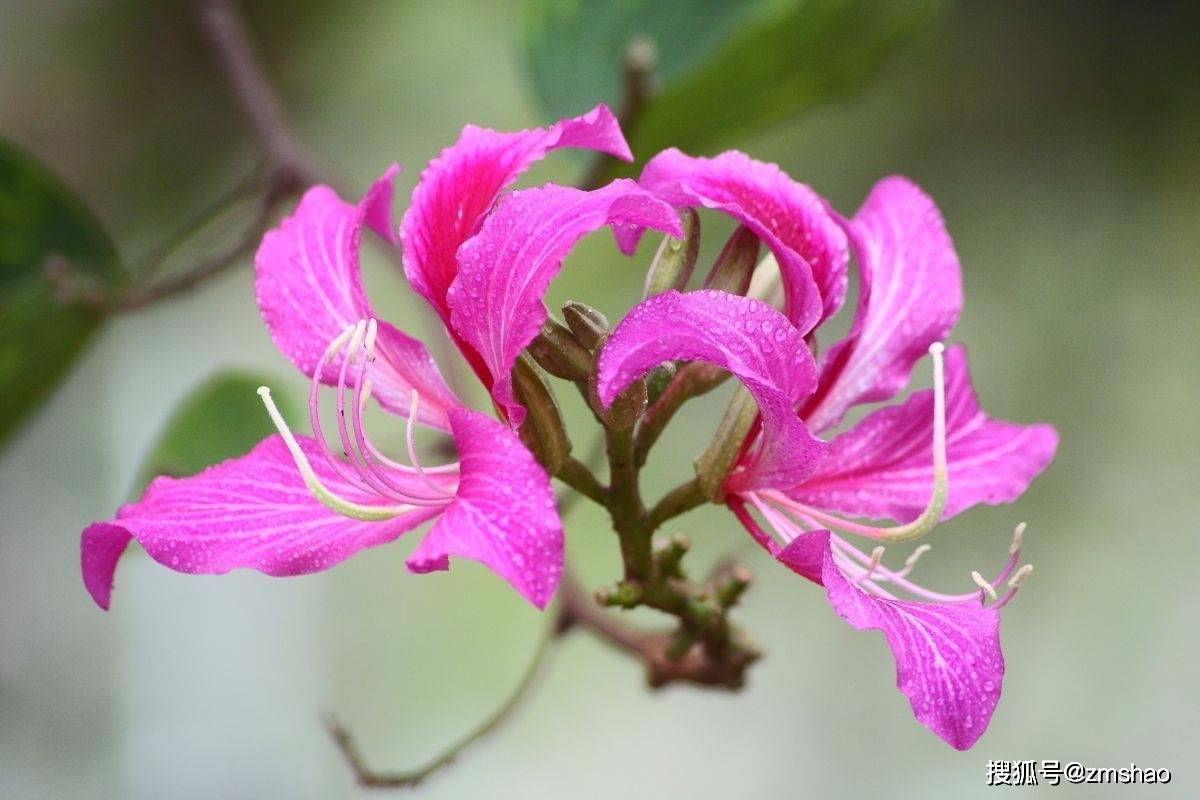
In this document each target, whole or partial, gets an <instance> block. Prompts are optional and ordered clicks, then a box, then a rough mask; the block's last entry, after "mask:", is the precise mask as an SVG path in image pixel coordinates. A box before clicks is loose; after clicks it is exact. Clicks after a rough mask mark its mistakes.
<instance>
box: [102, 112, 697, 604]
mask: <svg viewBox="0 0 1200 800" xmlns="http://www.w3.org/2000/svg"><path fill="white" fill-rule="evenodd" d="M562 147H579V148H587V149H591V150H597V151H601V152H604V153H607V154H610V155H612V156H615V157H618V158H623V159H626V160H628V159H630V158H631V156H630V153H629V148H628V146H627V144H626V142H625V139H624V137H623V136H622V134H621V131H620V128H619V127H618V125H617V123H616V120H615V119H614V118H613V116H612V115H611V114H610V112H609V111H608V109H607V108H605V107H604V106H599V107H597V108H596V109H594V110H593V111H591V112H590V113H588V114H586V115H584V116H582V117H578V118H574V119H567V120H563V121H561V122H559V123H558V124H556V125H554V126H552V127H549V128H545V129H536V130H527V131H520V132H516V133H498V132H496V131H491V130H486V129H482V128H476V127H467V128H465V129H464V130H463V132H462V135H461V136H460V137H459V139H458V141H457V142H456V143H455V144H454V145H453V146H451V147H450V148H448V149H447V150H445V151H443V152H442V154H441V155H440V156H439V157H438V158H436V159H434V160H433V161H432V162H431V163H430V164H429V167H428V168H427V169H426V170H425V171H424V172H423V173H422V175H421V180H420V182H419V184H418V186H417V187H416V189H415V191H414V192H413V197H412V205H411V206H410V208H409V210H408V211H407V213H406V214H405V216H404V218H403V221H402V222H401V224H400V226H399V230H398V231H397V230H395V229H394V228H393V227H392V221H391V218H392V212H391V200H392V178H393V176H394V174H395V172H396V167H394V166H393V167H392V168H390V169H389V170H387V172H386V173H385V174H384V175H383V177H381V178H380V179H379V180H378V181H377V182H375V184H374V185H373V186H371V188H370V190H369V191H368V192H367V193H366V195H365V196H364V197H363V198H362V199H361V200H360V201H359V202H358V203H357V204H351V203H347V202H344V201H343V200H341V199H340V198H339V197H338V196H337V195H336V194H335V193H334V192H333V190H332V189H330V188H328V187H326V186H317V187H314V188H312V189H310V190H309V191H308V192H307V193H306V194H305V195H304V197H303V198H302V199H301V201H300V203H299V206H298V207H297V208H296V210H295V212H294V213H293V214H292V215H291V216H290V217H288V218H286V219H284V220H283V221H282V222H281V223H280V225H279V227H277V228H276V229H274V230H272V231H270V232H269V233H267V235H266V236H265V237H264V239H263V241H262V245H261V246H260V247H259V249H258V253H257V255H256V257H255V270H256V281H255V290H256V295H257V299H258V304H259V307H260V309H261V311H262V316H263V319H264V321H265V322H266V325H267V328H268V329H269V331H270V334H271V337H272V339H273V340H274V341H275V344H276V345H277V346H278V347H279V349H280V351H282V353H283V354H284V355H285V356H287V357H288V358H289V359H290V360H291V361H292V362H293V363H294V364H295V365H296V366H297V367H298V368H299V369H300V371H301V372H303V373H304V374H305V375H306V376H308V377H309V378H310V380H311V391H310V402H309V409H310V422H311V426H312V429H313V435H312V436H311V437H308V436H299V435H296V434H294V433H292V431H291V430H290V429H289V427H288V424H287V422H286V421H285V420H284V419H283V418H282V416H281V415H280V413H279V411H278V410H277V409H276V407H275V405H274V403H273V402H272V401H271V397H270V392H269V391H268V390H267V389H266V388H265V387H264V388H263V389H262V390H260V394H262V396H263V399H264V401H265V403H266V406H267V409H268V411H269V413H270V414H271V417H272V419H273V420H274V422H275V424H276V426H277V427H278V429H279V433H278V435H275V436H271V437H270V438H268V439H266V440H264V441H263V442H261V443H260V444H258V445H257V446H256V447H255V448H254V449H253V450H252V451H251V452H250V453H248V454H246V455H244V456H241V457H239V458H234V459H232V460H230V461H226V462H224V463H222V464H219V465H217V466H214V467H212V468H210V469H208V470H206V471H204V472H202V473H200V474H198V475H196V476H194V477H190V478H183V479H174V478H168V477H161V478H158V479H157V480H155V481H154V482H153V483H152V484H151V485H150V486H149V488H148V489H147V490H146V492H145V494H144V495H143V497H142V498H141V500H139V501H138V502H136V503H131V504H129V505H126V506H124V507H122V508H121V509H120V510H119V511H118V512H117V515H116V518H115V519H113V520H111V521H108V522H98V523H95V524H93V525H91V526H89V527H88V528H87V529H86V530H84V532H83V536H82V553H81V558H82V568H83V578H84V582H85V584H86V586H87V588H88V591H89V592H90V593H91V595H92V597H93V598H94V600H95V601H96V603H97V604H99V605H100V606H101V607H103V608H108V606H109V601H110V595H111V591H112V584H113V574H114V571H115V569H116V565H117V562H118V559H119V558H120V556H121V554H122V553H123V552H124V550H125V549H126V547H127V545H128V544H129V542H130V541H131V540H136V541H137V542H138V543H139V544H140V545H141V546H142V548H144V549H145V551H146V552H147V553H149V554H150V556H151V557H152V558H154V559H155V560H156V561H158V562H159V563H161V564H163V565H165V566H168V567H170V568H171V569H174V570H177V571H180V572H187V573H224V572H228V571H229V570H232V569H237V568H251V569H256V570H259V571H261V572H264V573H266V574H269V575H299V574H303V573H311V572H316V571H320V570H324V569H328V568H329V567H332V566H334V565H336V564H338V563H340V562H341V561H343V560H345V559H346V558H348V557H350V556H352V555H353V554H355V553H357V552H358V551H360V550H362V549H364V548H368V547H374V546H376V545H380V544H384V543H386V542H390V541H392V540H394V539H396V538H397V537H399V536H400V535H401V534H402V533H404V532H405V531H408V530H410V529H412V528H414V527H416V526H418V525H420V524H421V523H424V522H427V521H430V520H436V522H435V523H434V525H433V526H432V528H431V529H430V530H429V532H428V533H426V534H425V536H424V538H423V539H422V540H421V542H420V544H419V545H418V547H417V548H416V550H415V551H414V552H413V553H412V555H411V556H410V558H409V559H408V567H409V569H410V570H412V571H413V572H429V571H432V570H445V569H447V568H448V566H449V558H450V557H451V556H455V557H463V558H469V559H474V560H476V561H478V562H481V563H482V564H484V565H486V566H487V567H489V568H490V569H491V570H493V571H494V572H495V573H496V574H497V575H499V576H500V577H502V578H503V579H504V580H506V581H508V582H509V583H510V584H511V585H512V586H513V587H514V588H515V589H516V590H517V591H518V592H519V593H520V594H521V595H522V596H523V597H525V598H526V599H527V600H528V601H529V602H530V603H532V604H534V605H535V606H537V607H539V608H542V607H544V606H545V605H546V604H547V603H548V602H549V600H550V598H551V597H552V596H553V594H554V590H555V587H556V585H557V583H558V579H559V576H560V574H561V571H562V558H563V553H562V548H563V541H562V525H561V523H560V521H559V517H558V512H557V509H556V507H555V498H554V494H553V492H552V491H551V487H550V483H549V477H548V476H547V474H546V472H545V470H544V469H543V468H542V467H541V466H540V465H539V464H538V463H537V461H536V460H535V458H534V457H533V455H532V454H531V453H530V452H529V450H527V449H526V447H525V446H524V445H523V444H522V442H521V441H520V439H519V438H518V437H517V435H516V434H515V433H514V428H516V427H518V426H519V425H520V424H521V421H522V418H523V416H524V414H525V409H524V408H522V407H521V405H520V404H519V403H518V402H517V401H516V399H515V397H514V393H513V388H512V385H511V378H510V374H511V371H512V369H513V366H514V363H515V361H516V359H517V357H518V355H519V354H520V352H521V351H522V349H523V348H524V347H525V346H526V345H527V344H528V343H529V342H530V341H531V340H532V339H533V338H534V336H536V334H537V332H538V329H539V327H540V326H541V324H542V322H543V321H544V320H545V319H546V311H545V308H544V306H543V305H542V296H543V294H544V293H545V291H546V287H547V285H548V284H549V282H550V280H551V279H552V278H553V276H554V275H555V274H556V273H557V271H558V269H559V267H560V265H561V262H562V259H563V258H564V257H565V255H566V253H567V251H568V250H569V249H570V248H571V247H572V246H573V245H574V243H575V242H576V241H577V240H578V239H580V238H581V237H582V236H584V235H585V234H587V233H589V232H591V231H593V230H596V229H598V228H600V227H603V226H606V225H611V226H614V228H620V229H626V228H645V227H650V228H654V229H656V230H660V231H664V232H668V233H673V234H676V235H679V234H680V229H679V222H678V218H677V216H676V214H675V212H674V211H673V210H672V208H671V206H670V205H669V204H668V203H667V202H665V201H663V200H660V199H658V198H656V197H655V196H653V195H652V194H651V193H650V192H648V191H647V190H645V189H643V188H641V187H639V186H638V185H637V184H636V183H634V182H633V181H629V180H618V181H614V182H613V183H611V184H609V185H608V186H605V187H603V188H600V189H597V190H595V191H590V192H585V191H581V190H578V189H572V188H567V187H562V186H554V185H547V186H544V187H541V188H537V189H529V190H524V191H517V192H513V193H510V194H508V195H506V196H503V197H501V193H502V191H503V190H504V189H505V188H506V187H507V186H508V185H509V184H511V183H512V182H513V181H514V180H515V179H516V178H517V177H518V176H519V175H520V174H521V173H522V172H523V171H524V170H525V169H526V168H527V167H528V166H529V165H530V164H531V163H533V162H534V161H536V160H538V159H540V158H542V157H543V156H544V155H545V154H546V153H548V152H549V151H551V150H555V149H558V148H562ZM498 201H499V202H498ZM364 227H366V228H368V229H369V230H371V231H373V232H374V234H376V235H377V236H379V237H380V238H381V239H382V240H383V242H384V243H385V245H386V246H389V247H395V248H397V249H401V250H402V252H403V263H404V272H405V275H406V276H407V278H408V282H409V284H410V285H411V286H412V287H413V288H414V289H415V290H416V291H417V292H418V293H419V294H420V295H421V296H422V297H424V298H425V299H426V300H427V301H428V302H429V303H430V304H431V305H432V306H433V308H434V310H435V311H436V312H437V314H438V316H439V317H440V318H441V320H442V321H443V322H444V323H445V326H446V330H447V332H448V334H449V336H450V337H451V338H452V339H453V341H454V342H455V343H456V345H457V346H458V348H459V350H460V352H461V353H462V355H463V357H464V358H465V359H466V360H467V361H468V362H469V364H470V365H471V366H472V368H473V369H474V371H475V372H476V374H478V375H479V377H480V378H481V379H482V380H483V381H484V383H485V385H486V387H487V389H488V390H489V391H490V392H491V394H492V396H493V399H494V401H495V403H496V406H497V408H498V409H499V410H500V412H501V415H502V417H503V418H504V419H503V421H498V420H496V419H493V418H492V417H490V416H488V415H486V414H484V413H481V412H479V411H474V410H471V409H469V408H467V407H465V406H464V405H463V403H462V402H461V401H460V400H459V399H458V397H457V396H456V395H455V393H454V392H453V391H451V389H450V387H449V386H448V385H447V383H446V381H445V380H443V378H442V375H441V373H440V372H439V370H438V368H437V366H436V365H435V363H434V361H433V359H432V358H431V356H430V354H429V352H428V351H427V350H426V348H425V346H424V345H423V344H421V343H420V342H419V341H417V340H416V339H414V338H412V337H411V336H409V335H407V334H405V333H403V332H402V331H400V330H399V329H397V328H396V327H393V326H392V325H390V324H388V323H387V322H385V321H383V320H380V319H378V318H377V317H376V315H375V313H374V311H373V310H372V307H371V303H370V301H369V300H368V298H367V295H366V293H365V291H364V287H363V282H362V279H361V276H360V273H359V248H360V243H361V237H362V234H363V228H364ZM322 386H328V387H332V391H333V394H334V397H335V400H334V402H335V415H334V417H335V419H336V423H335V427H336V432H335V435H336V437H337V438H338V439H339V440H340V445H339V446H338V448H337V450H338V452H335V450H334V449H332V448H331V447H330V446H329V444H328V443H327V440H326V433H327V431H325V430H323V427H322V422H321V418H322V415H321V413H320V412H321V408H320V403H321V396H322ZM371 400H374V401H375V403H377V404H378V405H379V406H380V407H381V408H382V409H383V410H384V411H386V412H389V413H391V414H393V415H395V416H398V417H401V418H407V423H406V425H407V453H405V456H406V459H398V458H394V457H393V456H388V455H386V454H384V453H383V452H381V450H380V448H379V447H377V446H376V444H375V443H374V442H373V441H372V438H371V437H370V435H369V434H368V432H367V430H366V427H365V426H364V424H363V414H364V409H365V407H366V406H367V404H368V403H369V402H370V401H371ZM415 424H421V425H425V426H428V427H431V428H434V429H437V430H440V431H444V432H447V433H449V434H450V435H451V436H452V437H453V440H454V443H455V445H456V446H457V448H458V459H459V460H458V461H457V462H454V463H450V464H438V465H429V464H423V463H422V462H421V461H420V460H419V458H418V455H417V453H416V447H415V444H414V425H415Z"/></svg>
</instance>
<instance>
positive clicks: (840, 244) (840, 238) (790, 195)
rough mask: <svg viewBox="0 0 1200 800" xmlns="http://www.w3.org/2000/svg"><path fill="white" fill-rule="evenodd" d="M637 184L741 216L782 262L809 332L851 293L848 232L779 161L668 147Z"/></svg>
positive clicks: (792, 304)
mask: <svg viewBox="0 0 1200 800" xmlns="http://www.w3.org/2000/svg"><path fill="white" fill-rule="evenodd" d="M638 182H639V183H640V184H642V186H644V187H646V188H647V189H649V190H650V191H652V192H654V193H655V194H657V195H658V196H660V197H662V198H663V199H664V200H666V201H667V202H669V203H671V204H672V205H676V206H703V207H704V208H712V209H716V210H718V211H721V212H724V213H726V214H728V215H729V216H731V217H733V218H734V219H736V220H737V221H739V222H741V223H742V224H743V225H745V226H746V227H748V228H750V230H752V231H754V232H755V234H757V235H758V237H759V238H760V239H761V240H762V241H763V242H764V243H765V244H766V245H767V247H769V248H770V249H771V252H772V253H774V254H775V259H776V261H778V262H779V271H780V275H781V277H782V280H783V287H784V297H785V299H786V303H787V305H786V311H787V315H788V318H789V319H791V320H792V323H793V324H794V325H795V326H796V327H797V328H799V329H800V332H801V333H808V332H809V330H811V329H812V328H813V326H815V325H816V324H817V323H818V322H820V320H822V319H824V318H826V317H830V316H832V315H833V314H835V313H836V312H837V310H838V309H839V308H841V306H842V302H843V301H844V300H845V299H846V281H847V276H846V265H847V261H848V256H847V252H846V235H845V234H844V233H843V232H842V230H841V228H839V227H838V225H837V223H836V222H835V221H834V220H833V218H832V217H831V216H830V215H829V212H828V211H827V210H826V206H825V202H824V201H823V200H822V199H821V197H820V196H819V195H817V193H816V192H814V191H813V190H812V189H810V188H809V187H808V186H805V185H804V184H802V183H797V182H796V181H794V180H792V179H791V178H790V177H788V175H787V174H786V173H785V172H784V171H783V170H781V169H779V167H777V166H776V165H774V164H767V163H764V162H761V161H755V160H754V159H752V158H750V157H749V156H747V155H746V154H745V153H740V152H738V151H736V150H730V151H728V152H726V153H722V154H721V155H719V156H717V157H715V158H694V157H692V156H688V155H685V154H684V153H681V152H680V151H678V150H675V149H670V150H664V151H663V152H661V153H659V154H658V155H656V156H655V157H654V158H652V159H650V162H649V163H648V164H646V167H645V169H643V170H642V175H641V177H640V178H638Z"/></svg>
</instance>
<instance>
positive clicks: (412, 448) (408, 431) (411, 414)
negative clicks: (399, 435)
mask: <svg viewBox="0 0 1200 800" xmlns="http://www.w3.org/2000/svg"><path fill="white" fill-rule="evenodd" d="M420 407H421V395H420V394H419V393H418V392H417V390H416V389H413V390H412V400H411V402H410V403H409V405H408V422H407V425H406V426H405V439H406V443H407V445H408V460H409V463H411V464H412V466H413V469H415V470H416V471H417V476H418V477H420V479H421V480H422V482H424V484H425V485H426V486H428V487H429V488H430V489H433V490H434V491H435V492H437V493H438V494H442V495H445V496H446V497H453V496H454V494H455V493H454V492H449V491H446V489H445V488H444V487H442V486H438V485H437V484H436V483H435V482H434V481H433V479H432V478H430V477H429V475H428V474H427V473H426V472H425V469H424V468H423V467H422V466H421V460H420V459H419V458H417V443H416V438H415V437H414V436H413V423H415V422H416V421H417V412H418V410H419V409H420Z"/></svg>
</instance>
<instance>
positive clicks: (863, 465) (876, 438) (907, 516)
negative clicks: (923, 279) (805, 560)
mask: <svg viewBox="0 0 1200 800" xmlns="http://www.w3.org/2000/svg"><path fill="white" fill-rule="evenodd" d="M932 442H933V392H932V390H925V391H921V392H916V393H914V394H913V396H912V397H910V398H909V399H908V400H907V401H906V402H905V403H903V404H901V405H896V406H889V407H887V408H882V409H880V410H878V411H876V412H874V413H873V414H870V415H869V416H867V417H866V418H864V419H863V420H862V421H861V422H859V423H858V424H857V425H855V426H854V427H853V428H851V429H850V430H848V431H846V432H845V433H843V434H841V435H840V436H838V437H837V438H835V439H834V440H833V443H832V444H833V449H832V450H831V451H830V453H829V458H827V459H826V460H825V461H823V462H822V463H821V466H820V467H818V468H817V471H816V472H815V473H814V474H813V475H812V477H811V478H809V479H808V480H807V481H805V482H804V484H803V485H801V486H798V487H796V488H795V489H793V490H792V491H790V492H789V493H788V494H790V495H791V496H792V497H794V498H796V499H797V500H799V501H800V502H802V503H805V504H807V505H812V506H815V507H817V508H824V509H827V510H830V511H840V512H842V513H844V514H850V515H854V516H866V517H875V518H881V517H890V518H891V519H895V520H897V521H899V522H909V521H911V520H913V519H916V518H917V517H918V516H920V514H921V512H922V511H923V510H924V509H925V506H926V504H927V503H928V502H929V496H930V492H931V490H932V486H933V446H932ZM1057 446H1058V434H1057V433H1056V432H1055V431H1054V428H1052V427H1051V426H1049V425H1044V424H1041V425H1014V424H1013V423H1010V422H1001V421H998V420H994V419H991V418H990V417H988V416H987V415H986V414H984V413H983V411H982V410H981V409H980V407H979V403H978V401H977V400H976V399H975V393H974V391H973V390H972V388H971V376H970V373H969V371H968V369H967V354H966V350H965V349H964V348H963V347H962V346H961V345H956V346H954V347H951V348H950V349H949V350H947V351H946V459H947V464H948V466H949V476H950V491H949V494H948V496H947V501H946V508H945V510H944V511H943V512H942V518H943V519H947V518H949V517H951V516H953V515H955V514H957V513H959V512H960V511H964V510H966V509H967V508H970V507H971V506H973V505H975V504H977V503H987V504H989V505H998V504H1000V503H1010V502H1012V501H1013V500H1015V499H1017V498H1018V497H1019V496H1020V495H1021V494H1022V493H1023V492H1024V491H1025V489H1026V487H1028V486H1029V484H1030V483H1031V482H1032V481H1033V479H1034V478H1035V477H1036V476H1037V475H1038V473H1040V472H1041V471H1042V470H1043V469H1045V468H1046V465H1047V464H1049V463H1050V460H1051V459H1052V458H1053V457H1054V451H1055V449H1056V447H1057Z"/></svg>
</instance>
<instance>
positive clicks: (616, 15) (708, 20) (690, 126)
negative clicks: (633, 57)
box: [522, 0, 941, 177]
mask: <svg viewBox="0 0 1200 800" xmlns="http://www.w3.org/2000/svg"><path fill="white" fill-rule="evenodd" d="M940 5H941V3H940V0H905V1H904V2H895V1H894V0H776V1H775V2H736V3H715V2H701V0H622V1H621V2H615V3H587V2H575V1H574V0H527V2H526V4H525V6H524V15H523V23H524V24H523V26H522V35H523V44H524V47H525V50H526V55H527V59H528V62H529V65H530V68H531V69H532V72H533V78H534V84H535V86H536V87H537V89H538V92H539V94H540V96H541V99H542V100H543V102H544V103H545V105H546V106H547V108H548V109H549V111H550V112H551V113H552V114H554V115H556V116H565V115H566V114H568V113H579V112H580V111H581V110H583V109H584V108H586V107H588V106H590V105H591V104H592V103H594V102H596V101H597V100H606V101H608V102H610V103H613V102H617V100H618V99H619V98H620V95H621V92H620V88H619V86H618V83H619V81H620V76H621V63H620V53H621V52H622V48H623V47H624V45H625V43H627V42H628V41H629V40H630V39H631V38H632V37H634V36H635V35H638V34H644V35H647V36H649V37H650V38H651V39H653V40H654V42H655V44H656V46H657V50H658V53H659V66H658V68H657V69H656V71H655V76H656V78H657V81H658V84H659V87H658V92H657V94H656V95H655V96H654V98H653V99H652V100H651V101H650V103H649V104H648V106H647V107H646V108H645V109H644V111H643V112H642V114H641V115H640V117H639V118H638V119H637V121H636V123H635V124H634V125H633V126H632V129H631V130H629V131H627V132H626V133H627V135H628V136H629V139H630V145H631V146H632V147H633V152H634V154H635V155H636V156H637V157H638V158H639V159H640V160H645V159H647V158H649V157H650V156H652V155H654V154H655V153H657V152H658V151H660V150H663V149H665V148H667V147H678V148H680V149H682V150H684V151H686V152H689V153H692V154H702V153H706V152H712V151H713V150H715V149H717V148H719V147H721V146H724V145H730V144H733V143H736V142H737V141H738V140H740V139H741V138H743V137H744V136H746V135H748V134H752V133H754V132H755V131H758V130H762V129H763V128H766V127H768V126H770V125H773V124H776V123H778V122H781V121H783V120H785V119H788V118H789V117H792V116H795V115H796V114H799V113H801V112H803V111H807V110H809V109H811V108H813V107H816V106H819V105H821V104H824V103H829V102H832V101H835V100H839V99H842V98H844V97H847V96H849V95H851V94H853V93H854V92H855V91H858V90H859V89H861V88H863V87H864V86H865V85H866V84H867V82H868V81H869V80H870V78H871V77H872V76H873V75H874V74H875V73H876V72H877V71H878V69H879V68H880V66H881V65H882V64H883V63H884V61H885V60H886V59H887V57H888V56H890V55H891V54H892V53H893V52H895V51H896V49H897V48H898V47H899V46H900V45H902V44H903V43H904V42H905V41H907V40H909V39H910V38H912V37H913V36H914V35H915V34H916V33H917V32H919V31H920V30H921V29H923V28H924V26H925V25H926V24H927V23H928V22H929V21H930V20H931V19H932V18H933V16H934V12H935V11H936V10H937V8H938V7H939V6H940ZM631 169H632V168H631V167H628V166H623V165H614V166H613V170H612V173H613V175H616V174H620V173H628V172H629V171H630V170H631ZM613 175H610V176H609V177H612V176H613Z"/></svg>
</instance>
